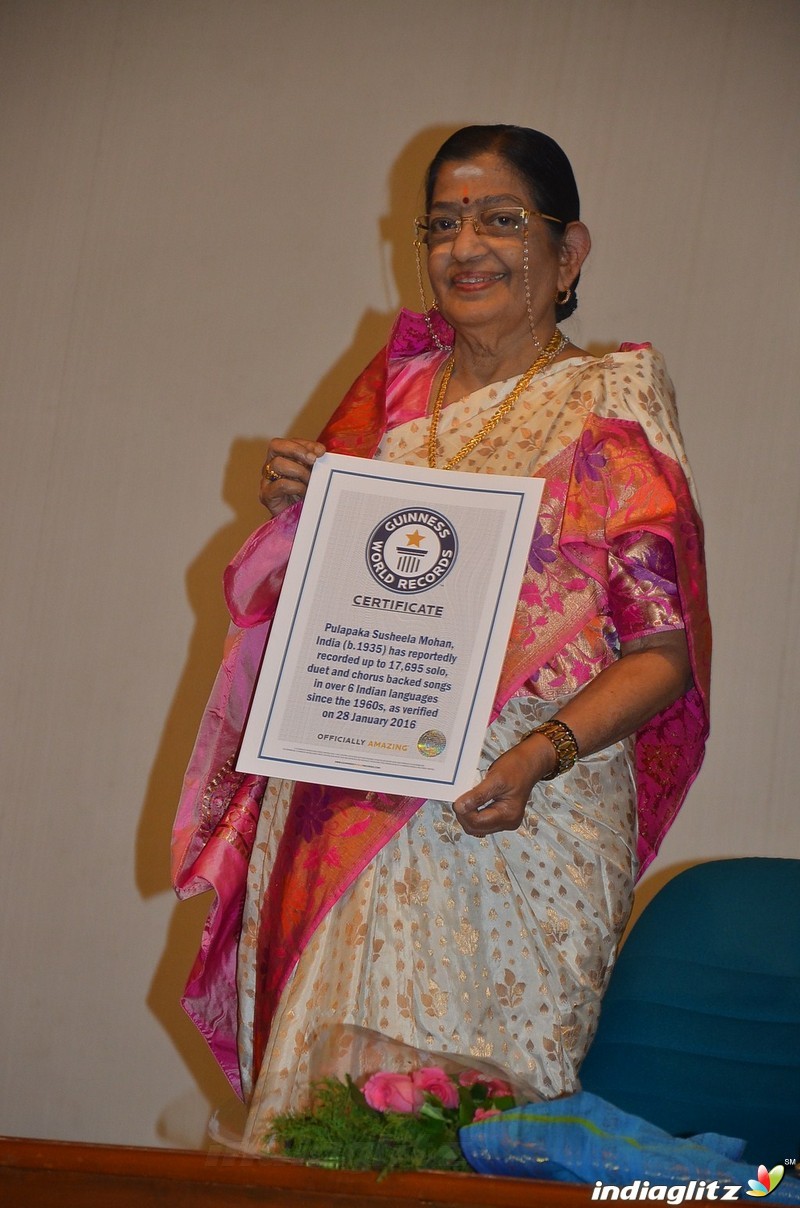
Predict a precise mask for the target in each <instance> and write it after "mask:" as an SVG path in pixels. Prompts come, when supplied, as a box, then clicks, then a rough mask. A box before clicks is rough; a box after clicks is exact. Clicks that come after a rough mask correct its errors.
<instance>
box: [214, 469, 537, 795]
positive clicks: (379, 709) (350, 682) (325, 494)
mask: <svg viewBox="0 0 800 1208" xmlns="http://www.w3.org/2000/svg"><path fill="white" fill-rule="evenodd" d="M543 487H544V482H543V480H542V479H536V478H522V477H520V478H516V477H511V476H505V475H489V474H484V475H479V474H466V473H462V472H458V471H446V470H431V469H428V468H426V467H420V466H407V465H401V464H398V463H395V462H381V461H369V460H366V459H362V458H357V457H349V456H345V455H342V454H333V453H326V454H325V455H324V456H323V457H321V458H319V459H318V460H317V462H316V463H315V465H314V469H313V472H312V474H311V479H310V482H309V486H308V490H307V493H306V497H305V500H304V503H303V509H302V513H301V517H300V521H299V524H298V529H297V534H296V537H295V541H294V545H293V548H292V552H291V556H290V559H289V564H288V567H287V570H286V576H285V579H284V583H283V587H282V590H281V595H280V599H279V601H278V606H277V609H276V613H275V618H274V620H273V623H272V628H271V631H270V636H269V642H268V644H267V650H266V653H265V656H264V660H263V663H262V666H261V670H260V672H259V676H258V681H257V683H256V687H255V691H254V694H253V699H252V703H251V708H250V713H249V716H248V720H247V725H246V727H245V732H244V735H243V739H242V744H241V748H240V752H239V756H238V760H237V768H238V769H239V770H240V771H247V772H253V773H256V774H259V775H267V776H281V777H286V778H291V779H295V780H304V781H308V782H311V783H315V784H330V785H334V786H338V787H343V788H351V789H353V790H360V791H365V792H370V791H372V792H388V793H398V794H402V795H411V796H414V797H432V798H435V799H437V800H443V801H453V800H455V799H456V797H458V796H460V795H461V794H462V793H463V792H465V791H466V790H467V789H469V788H470V787H472V785H473V784H474V783H475V782H476V779H477V778H478V775H479V774H478V770H477V769H478V762H479V758H480V752H481V747H482V743H483V737H484V733H485V730H486V726H487V724H488V722H489V718H490V714H491V708H492V702H493V700H494V695H495V689H496V686H497V681H498V679H499V675H500V670H501V667H502V662H503V657H504V654H505V650H506V646H507V643H508V635H509V632H510V629H511V624H512V621H513V616H514V610H515V607H516V604H517V600H518V597H519V589H520V584H521V581H522V576H523V572H524V568H525V563H526V560H527V557H528V552H529V548H530V543H531V537H532V534H533V530H534V524H535V521H536V516H537V513H538V508H539V504H540V501H541V496H542V491H543Z"/></svg>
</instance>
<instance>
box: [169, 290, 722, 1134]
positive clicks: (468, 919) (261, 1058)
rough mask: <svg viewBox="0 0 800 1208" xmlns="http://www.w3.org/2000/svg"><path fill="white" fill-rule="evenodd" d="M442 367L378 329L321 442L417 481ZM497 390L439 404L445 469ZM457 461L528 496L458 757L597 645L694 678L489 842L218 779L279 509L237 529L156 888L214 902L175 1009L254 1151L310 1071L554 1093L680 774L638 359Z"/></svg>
mask: <svg viewBox="0 0 800 1208" xmlns="http://www.w3.org/2000/svg"><path fill="white" fill-rule="evenodd" d="M442 357H443V354H442V353H440V352H439V351H438V350H436V349H435V348H434V347H433V346H432V344H431V343H430V340H429V338H428V335H427V329H426V328H425V326H424V324H423V323H422V320H421V317H420V316H412V315H409V314H407V313H405V312H404V314H403V315H401V317H400V320H399V321H398V324H397V326H396V329H395V332H394V333H393V338H392V340H391V341H390V344H389V346H388V349H387V350H386V351H384V352H383V353H381V354H379V356H378V357H377V358H376V359H375V361H373V363H372V364H371V365H370V366H369V367H368V369H367V370H366V371H365V373H364V374H363V375H362V377H361V378H360V379H359V380H358V381H357V383H356V384H355V386H354V388H353V390H352V391H351V392H350V394H349V395H348V397H347V398H346V399H345V401H344V403H343V404H342V406H341V407H340V408H339V410H338V411H337V413H336V414H335V415H334V417H333V419H332V421H331V423H330V424H329V425H328V428H327V429H326V431H325V432H324V433H323V434H322V436H321V439H322V440H323V442H324V443H325V444H326V446H327V447H328V448H330V449H334V450H335V451H341V452H348V453H357V454H362V455H364V456H378V457H384V458H388V459H397V460H402V461H405V462H414V463H419V462H420V461H421V462H422V464H425V459H426V446H427V433H428V420H427V417H426V412H427V407H428V399H429V397H430V391H431V385H432V383H433V380H434V378H435V376H436V372H437V370H438V369H439V367H440V365H441V361H442ZM513 384H514V383H513V382H507V383H498V384H495V385H493V386H490V387H488V388H486V389H484V390H482V391H478V392H477V393H476V394H474V395H471V396H469V397H468V398H467V399H465V400H460V401H459V402H458V403H455V404H453V405H452V406H450V407H448V408H446V409H445V411H444V412H443V414H442V417H441V421H440V427H439V436H440V442H441V445H442V451H443V455H444V457H447V456H450V455H452V453H453V452H455V451H456V450H457V449H459V448H461V447H462V446H463V445H464V444H465V443H466V441H467V440H468V439H469V436H470V435H471V434H472V432H473V431H477V430H479V429H480V427H481V426H482V424H483V423H484V421H485V419H486V417H487V415H488V414H491V412H492V411H493V410H494V408H495V406H496V405H497V402H499V401H500V399H501V398H502V397H503V396H504V394H505V393H506V392H507V390H508V389H510V387H511V386H512V385H513ZM459 469H467V470H471V471H473V472H479V473H501V474H536V475H538V476H541V477H543V478H544V479H545V493H544V498H543V504H542V508H541V512H540V517H539V522H538V523H537V526H536V530H535V532H534V534H532V543H531V551H530V555H529V561H528V567H527V569H526V573H525V577H524V581H523V585H522V589H521V592H520V598H519V603H518V607H517V611H516V617H515V622H514V626H513V630H512V635H511V640H510V642H509V647H508V652H507V656H506V659H505V662H504V665H503V669H502V673H501V676H500V680H499V683H498V688H497V694H496V699H495V704H494V710H493V716H492V720H491V723H490V726H489V729H488V731H487V736H486V743H485V748H484V753H483V764H484V766H488V763H490V762H491V760H492V759H494V758H496V757H497V755H499V754H500V753H501V752H502V751H503V750H505V749H507V748H508V746H510V745H511V744H512V743H513V742H515V741H518V740H519V738H520V737H522V735H523V734H524V733H526V732H527V731H528V730H530V729H531V728H532V727H533V726H534V725H536V724H538V723H539V722H540V721H542V720H544V719H545V718H546V717H549V716H551V715H552V714H553V713H555V712H557V711H558V709H559V707H560V706H561V705H562V704H563V703H564V701H565V700H567V699H569V697H570V696H571V695H573V694H574V693H575V692H577V691H579V690H580V688H581V687H582V685H583V684H585V683H586V682H588V680H589V679H591V678H592V677H593V676H594V675H596V674H598V673H599V672H600V671H601V670H602V668H603V667H604V666H606V665H608V663H609V662H611V661H613V659H614V658H616V657H618V656H619V643H620V642H621V641H628V640H631V639H633V638H635V637H639V636H644V635H646V634H649V633H655V632H659V631H663V630H665V629H669V628H674V627H676V626H679V625H683V626H685V628H686V632H687V637H688V641H689V649H690V654H691V658H692V665H693V671H694V687H693V688H692V689H691V691H690V692H688V693H687V694H686V695H685V696H684V697H682V698H681V699H680V700H679V701H677V702H675V704H674V705H673V706H671V707H670V708H669V709H667V710H665V711H664V713H663V714H660V715H659V716H658V717H656V718H654V719H653V720H652V721H651V722H650V723H649V724H648V725H647V726H646V727H644V728H643V730H642V731H640V732H639V733H638V734H637V735H636V736H635V738H631V739H628V740H627V741H626V742H624V743H619V744H615V746H613V747H611V748H608V749H607V750H606V751H603V752H600V753H599V754H598V755H595V756H592V757H590V758H589V759H582V760H579V761H578V763H577V764H576V766H575V768H574V769H573V770H572V771H571V772H570V773H568V774H567V775H566V776H564V777H561V778H560V779H559V780H558V781H554V782H549V783H547V784H540V785H537V786H536V788H535V789H534V793H533V794H532V798H531V801H530V802H529V806H528V810H527V812H526V816H525V819H524V821H523V825H522V826H521V827H520V829H519V831H518V832H514V833H513V834H504V835H502V836H491V837H489V838H488V839H482V840H476V839H471V838H470V837H468V836H466V835H464V834H463V832H461V831H460V828H458V827H457V824H456V823H455V821H454V819H453V816H452V812H451V810H450V807H449V806H444V805H442V804H441V803H436V802H420V801H414V800H410V799H406V798H393V797H390V796H388V795H386V794H365V795H359V794H354V793H352V792H348V791H346V790H338V789H336V790H334V789H330V788H324V787H322V786H311V785H295V784H288V783H286V782H282V781H275V782H273V781H270V782H269V783H267V782H265V781H264V780H262V779H261V778H258V777H254V776H247V775H243V774H240V773H236V772H235V771H234V770H233V761H234V759H235V752H236V747H237V743H238V738H239V735H240V733H241V726H242V723H243V720H244V716H245V714H246V710H247V705H248V703H249V695H250V691H251V689H252V684H253V681H254V677H255V674H256V672H257V667H258V663H259V660H260V656H261V652H262V651H263V646H264V642H265V641H266V640H267V638H268V632H269V624H270V619H271V616H272V612H273V610H274V606H275V602H276V600H277V595H278V593H279V590H280V584H281V581H282V575H283V571H284V568H285V563H286V558H287V557H288V553H289V550H290V548H291V541H292V537H293V533H294V529H295V527H296V520H297V512H298V508H293V509H288V510H287V512H284V513H283V514H282V515H281V516H279V517H278V518H277V519H275V520H272V521H270V522H268V524H267V525H265V526H263V527H262V529H261V530H259V531H258V532H257V533H256V534H254V535H253V537H252V538H251V539H250V541H249V542H248V543H246V545H245V547H244V548H243V550H242V551H241V552H240V554H239V555H237V558H236V559H234V562H233V563H232V564H231V567H230V568H229V569H228V571H227V572H226V576H225V588H226V597H227V599H228V603H229V606H230V609H231V615H232V618H233V626H232V629H231V633H230V636H229V643H228V647H227V650H226V654H225V659H224V660H223V666H222V668H221V671H220V676H219V677H218V680H217V683H216V685H215V689H214V692H213V693H212V698H211V701H210V702H209V707H208V710H207V712H206V715H205V718H204V722H203V726H202V727H201V731H200V736H199V738H198V743H197V747H196V749H195V753H194V755H193V759H192V762H191V764H190V767H189V771H188V772H187V778H186V783H185V786H184V795H183V798H182V802H181V809H180V811H179V816H178V820H177V822H176V829H175V837H174V847H173V854H174V872H175V884H176V888H177V890H178V892H179V894H181V895H184V896H188V895H189V894H191V893H194V892H199V891H201V890H202V889H205V888H208V887H211V888H213V889H214V890H215V894H216V899H215V903H214V905H213V906H212V909H211V912H210V915H209V919H208V922H207V925H206V929H205V932H204V937H203V943H202V945H201V951H200V954H199V956H198V959H197V962H196V964H195V966H194V968H193V970H192V974H191V975H190V979H189V982H188V984H187V990H186V996H185V999H184V1003H185V1006H186V1008H187V1010H188V1011H189V1014H190V1015H191V1016H192V1018H193V1019H194V1020H195V1022H196V1023H197V1024H198V1026H199V1027H200V1028H201V1030H202V1031H203V1033H204V1035H205V1036H206V1037H207V1039H208V1041H209V1043H210V1045H211V1047H212V1049H213V1051H214V1052H215V1055H216V1056H217V1057H218V1060H219V1061H220V1064H221V1065H222V1068H223V1069H224V1070H225V1072H226V1073H227V1074H228V1077H229V1078H230V1080H231V1082H232V1084H233V1085H234V1087H236V1089H237V1090H239V1092H240V1093H243V1094H244V1096H245V1097H246V1098H247V1100H248V1101H249V1102H250V1103H251V1115H250V1125H249V1139H248V1144H249V1145H251V1147H253V1148H258V1145H259V1136H260V1134H261V1132H263V1127H264V1124H265V1121H266V1120H268V1118H269V1115H270V1113H271V1112H273V1111H276V1110H286V1109H287V1108H289V1107H294V1106H298V1105H299V1104H300V1102H301V1101H302V1096H303V1093H304V1091H305V1090H306V1089H307V1086H308V1082H309V1081H311V1080H314V1079H315V1078H317V1077H321V1076H326V1075H331V1074H337V1073H339V1074H341V1073H343V1072H348V1073H351V1074H352V1075H353V1076H356V1075H357V1074H358V1073H359V1072H361V1071H363V1072H371V1070H373V1069H375V1068H378V1067H379V1066H380V1067H381V1068H396V1067H400V1066H403V1067H407V1066H408V1064H409V1063H410V1062H413V1061H414V1060H416V1061H417V1062H419V1061H420V1060H426V1061H430V1060H431V1059H433V1058H434V1057H435V1058H436V1060H437V1061H441V1062H442V1063H445V1064H447V1063H450V1064H451V1065H454V1066H456V1067H457V1066H458V1064H459V1063H460V1062H467V1063H468V1064H469V1065H470V1066H472V1067H476V1066H477V1067H480V1068H485V1069H486V1070H487V1071H488V1072H502V1073H503V1075H504V1076H506V1077H511V1078H512V1080H513V1081H514V1082H515V1084H516V1085H517V1087H518V1089H519V1092H520V1093H524V1094H525V1095H526V1097H528V1098H535V1097H539V1098H552V1097H553V1096H555V1095H558V1094H563V1093H566V1092H568V1091H570V1090H572V1089H574V1085H575V1079H576V1071H577V1068H578V1066H579V1064H580V1059H581V1058H582V1055H583V1052H584V1051H585V1049H586V1047H587V1046H588V1043H589V1040H590V1038H591V1035H592V1033H593V1029H594V1024H595V1020H596V1016H597V1010H598V1006H599V1002H600V999H601V997H602V992H603V989H604V986H605V982H606V980H607V977H608V974H609V972H610V968H611V965H612V963H613V958H614V951H615V949H616V945H617V942H618V939H619V936H620V934H621V932H622V929H623V927H624V924H625V921H626V919H627V915H628V911H629V908H630V901H631V893H632V886H633V882H634V879H635V876H636V875H637V871H639V872H640V871H641V870H642V869H643V868H644V867H646V865H647V864H648V863H649V861H650V859H652V857H653V855H654V854H655V851H656V850H657V848H658V844H659V843H660V841H661V838H662V837H663V834H664V833H665V832H666V829H667V828H668V826H669V825H670V823H671V821H672V819H673V818H674V815H675V813H676V811H677V809H678V808H679V806H680V804H681V802H682V800H683V798H684V796H685V793H686V791H687V789H688V786H689V784H690V783H691V781H692V779H693V778H694V776H695V775H696V773H697V770H698V769H699V766H700V762H701V759H702V753H703V747H704V742H705V737H706V734H707V729H708V712H707V707H708V706H707V701H708V671H709V656H710V633H709V627H708V618H707V611H706V604H705V579H704V574H703V565H702V525H701V523H700V520H699V515H698V511H697V507H696V501H695V499H694V497H693V490H692V484H691V475H690V472H689V468H688V465H687V463H686V459H685V455H684V453H683V448H682V441H681V437H680V431H679V428H678V425H677V417H676V414H675V409H674V401H673V397H672V389H671V385H670V383H669V379H668V377H667V375H666V371H665V369H664V366H663V362H662V360H661V358H660V357H659V356H658V354H657V353H655V352H653V350H651V349H649V348H646V347H645V348H632V347H631V348H623V349H622V350H620V352H618V353H615V354H610V355H609V356H607V357H604V358H593V357H575V358H572V359H570V360H567V361H562V362H559V363H558V364H555V365H553V366H550V367H549V369H548V370H546V371H545V372H544V373H543V374H541V375H540V376H539V377H537V378H536V379H534V382H533V383H532V384H531V387H530V389H529V390H528V391H527V392H526V393H525V395H523V396H522V397H521V398H520V400H519V401H518V402H517V404H516V405H515V407H514V409H513V411H512V413H511V414H510V415H509V416H506V417H505V418H504V421H503V422H502V423H501V424H500V425H498V427H497V428H496V429H495V430H494V431H493V432H492V434H491V438H490V439H489V440H487V441H484V442H483V443H482V444H481V445H480V446H479V447H478V448H477V449H475V450H474V451H473V453H472V454H470V455H469V457H468V459H467V460H466V461H465V462H463V463H462V464H461V465H460V466H459ZM420 1054H424V1056H422V1057H421V1056H420Z"/></svg>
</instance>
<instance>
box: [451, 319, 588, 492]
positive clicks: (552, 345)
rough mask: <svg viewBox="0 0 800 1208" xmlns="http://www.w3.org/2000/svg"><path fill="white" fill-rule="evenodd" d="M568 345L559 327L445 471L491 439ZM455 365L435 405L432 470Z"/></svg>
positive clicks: (452, 458)
mask: <svg viewBox="0 0 800 1208" xmlns="http://www.w3.org/2000/svg"><path fill="white" fill-rule="evenodd" d="M568 342H569V341H568V340H567V337H566V336H565V335H564V334H563V333H562V332H560V331H559V330H558V328H556V329H555V331H554V332H553V338H552V339H551V340H550V341H549V343H548V344H547V347H546V348H545V349H544V351H543V352H542V353H541V354H540V355H539V356H538V357H537V358H536V360H535V361H534V362H533V364H532V365H531V367H530V369H527V370H526V371H525V373H523V375H522V377H521V378H520V379H519V381H518V382H517V384H516V386H515V387H514V389H513V390H512V391H511V392H510V393H509V394H507V395H506V397H505V398H504V399H503V401H502V403H500V405H499V407H498V408H497V410H496V411H495V412H494V414H493V415H491V416H490V417H489V419H487V421H486V423H485V424H484V425H483V427H482V428H481V430H480V432H476V433H475V435H474V436H471V437H470V438H469V440H468V441H467V443H466V444H465V445H464V447H463V449H459V451H458V453H456V454H454V456H453V457H451V458H450V459H449V461H446V462H445V463H444V468H445V470H452V469H453V467H454V466H457V465H458V463H459V462H460V461H461V460H462V458H464V457H466V456H467V454H468V453H471V452H472V450H473V449H475V448H477V446H478V445H479V444H480V443H481V441H482V440H483V438H484V437H485V436H488V435H489V433H490V432H491V431H492V429H493V428H495V427H497V425H498V424H499V423H500V420H501V419H502V418H503V416H504V415H507V414H508V412H509V411H510V410H511V408H512V407H513V406H514V403H515V402H516V401H517V399H518V398H519V396H520V395H521V394H522V392H523V390H525V389H526V388H527V387H528V385H529V384H530V382H531V380H532V379H533V378H534V377H535V376H536V374H537V373H539V371H540V370H542V369H545V368H546V367H547V366H548V365H549V364H550V363H551V361H554V360H555V359H556V357H557V356H558V354H559V353H560V352H561V350H562V349H563V348H565V347H566V346H567V344H568ZM453 363H454V362H453V357H450V358H449V359H448V362H447V364H446V365H445V369H444V373H443V375H442V382H441V385H440V386H439V390H438V392H437V394H436V401H435V402H434V404H433V414H432V415H431V430H430V435H429V436H428V465H429V466H430V467H431V469H435V468H436V435H437V432H438V430H439V416H440V415H441V413H442V407H443V405H444V396H445V394H446V393H447V385H448V383H449V381H450V376H451V374H452V372H453Z"/></svg>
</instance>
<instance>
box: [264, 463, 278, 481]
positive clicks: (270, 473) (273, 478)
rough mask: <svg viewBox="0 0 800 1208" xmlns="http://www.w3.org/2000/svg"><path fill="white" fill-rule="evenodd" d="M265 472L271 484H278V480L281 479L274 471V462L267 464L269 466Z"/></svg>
mask: <svg viewBox="0 0 800 1208" xmlns="http://www.w3.org/2000/svg"><path fill="white" fill-rule="evenodd" d="M265 472H266V475H267V478H268V479H269V480H270V482H277V481H278V479H279V478H280V477H281V476H280V474H276V473H275V471H274V470H273V468H272V462H267V465H266V467H265Z"/></svg>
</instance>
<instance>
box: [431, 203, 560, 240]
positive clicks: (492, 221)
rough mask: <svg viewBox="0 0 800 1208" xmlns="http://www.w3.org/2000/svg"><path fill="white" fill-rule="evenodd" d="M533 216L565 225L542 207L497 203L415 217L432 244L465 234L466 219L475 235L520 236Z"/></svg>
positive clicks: (492, 237)
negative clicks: (470, 210) (472, 211)
mask: <svg viewBox="0 0 800 1208" xmlns="http://www.w3.org/2000/svg"><path fill="white" fill-rule="evenodd" d="M529 218H543V219H544V220H545V221H546V222H555V223H557V224H558V226H563V225H564V224H563V222H562V221H561V219H560V218H554V217H553V215H552V214H542V212H541V211H540V210H526V209H524V208H523V207H522V206H493V207H492V208H491V209H489V210H480V211H479V212H478V213H477V214H420V215H419V217H418V218H415V219H414V228H415V230H416V232H417V238H418V239H419V240H421V242H422V243H427V245H428V247H436V246H437V245H438V244H440V243H452V242H453V240H454V239H455V238H456V236H458V235H460V234H461V228H462V227H463V225H464V223H465V222H471V223H472V226H473V229H474V231H475V234H476V235H477V236H478V237H479V238H481V239H519V238H520V237H521V236H524V234H525V232H526V231H527V229H528V219H529Z"/></svg>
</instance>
